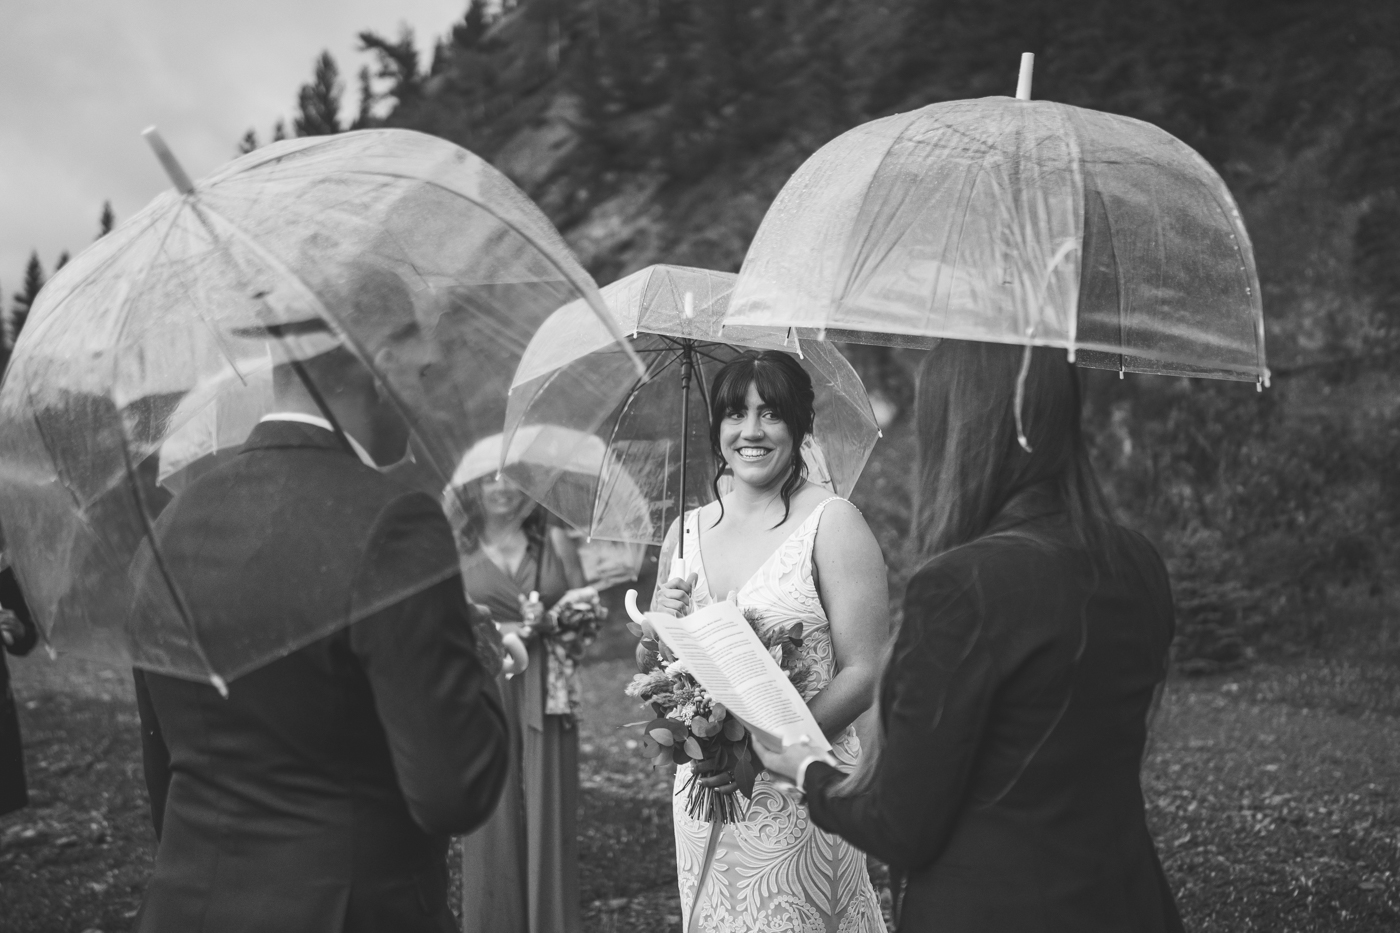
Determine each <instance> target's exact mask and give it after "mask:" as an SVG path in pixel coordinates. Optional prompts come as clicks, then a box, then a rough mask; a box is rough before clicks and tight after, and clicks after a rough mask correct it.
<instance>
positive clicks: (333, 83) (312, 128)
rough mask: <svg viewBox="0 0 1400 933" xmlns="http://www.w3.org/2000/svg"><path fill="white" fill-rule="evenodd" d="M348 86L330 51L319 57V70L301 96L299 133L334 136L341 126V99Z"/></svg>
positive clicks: (297, 132) (297, 119)
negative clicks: (341, 79)
mask: <svg viewBox="0 0 1400 933" xmlns="http://www.w3.org/2000/svg"><path fill="white" fill-rule="evenodd" d="M344 90H345V86H344V85H343V84H341V82H340V69H339V68H338V67H336V64H335V59H334V58H332V57H331V53H330V52H322V53H321V56H320V57H319V58H317V59H316V72H315V74H314V76H313V77H312V79H311V83H310V84H303V85H302V86H301V91H300V93H299V94H298V95H297V115H296V117H295V118H294V119H293V120H292V125H293V127H294V128H295V130H296V134H297V135H298V136H333V135H335V134H336V133H339V132H340V131H341V129H342V127H341V125H340V98H341V95H342V94H343V92H344Z"/></svg>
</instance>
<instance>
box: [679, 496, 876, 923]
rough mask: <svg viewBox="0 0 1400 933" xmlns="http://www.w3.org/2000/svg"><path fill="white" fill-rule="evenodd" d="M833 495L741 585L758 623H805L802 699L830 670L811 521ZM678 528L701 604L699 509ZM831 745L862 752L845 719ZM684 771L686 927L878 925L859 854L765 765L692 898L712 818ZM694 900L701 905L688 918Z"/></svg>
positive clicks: (850, 762)
mask: <svg viewBox="0 0 1400 933" xmlns="http://www.w3.org/2000/svg"><path fill="white" fill-rule="evenodd" d="M836 498H837V497H836V496H833V497H831V498H829V499H826V500H824V501H822V502H821V503H820V504H818V505H817V507H816V509H814V510H813V511H812V514H811V515H809V516H808V517H807V518H806V520H804V521H803V522H802V524H800V525H799V526H798V527H797V529H796V530H795V531H793V533H792V534H791V535H790V536H789V537H788V538H787V540H785V541H784V542H783V543H782V544H780V545H779V546H778V548H777V550H775V551H774V552H773V553H772V554H770V555H769V556H768V559H767V560H765V561H764V562H763V564H762V565H761V566H760V567H759V568H758V570H757V571H755V572H754V574H753V576H751V577H750V578H749V579H748V581H747V582H746V583H745V584H744V585H743V587H741V588H740V590H739V593H738V599H739V605H740V607H741V608H744V609H753V610H756V611H757V612H758V614H759V616H760V619H761V621H760V624H761V625H763V626H764V627H768V626H774V625H782V626H787V625H790V624H792V623H793V622H801V623H802V652H803V654H804V656H806V658H807V659H808V660H809V661H810V662H812V667H813V669H814V671H815V676H814V677H812V678H811V679H809V681H808V683H807V686H806V688H805V690H804V691H803V692H804V697H803V699H805V700H807V701H808V702H810V701H811V699H812V697H814V696H816V695H817V694H818V693H820V692H821V691H822V690H823V689H824V688H825V687H826V685H827V684H828V683H830V681H831V679H832V677H834V676H835V675H836V658H835V653H834V652H833V650H832V645H831V625H830V622H828V620H827V617H826V611H825V610H824V609H823V608H822V604H821V599H820V597H819V596H818V593H817V588H816V585H815V582H814V581H813V576H812V549H813V545H814V543H815V542H816V538H817V527H818V525H819V524H820V522H821V515H822V511H823V510H824V509H825V508H826V506H827V504H828V503H830V502H832V501H833V500H834V499H836ZM683 533H684V535H685V558H684V566H685V573H686V574H690V573H694V574H695V575H696V582H695V586H694V588H693V590H692V592H691V605H692V606H694V607H695V608H696V609H700V608H703V607H704V606H708V605H710V604H711V603H712V602H714V601H715V596H714V595H713V594H712V593H711V592H710V589H709V583H708V581H707V580H706V579H705V565H704V560H703V559H702V557H701V553H700V529H699V510H698V509H697V510H693V511H691V512H689V513H687V515H686V517H685V525H684V532H683ZM832 745H833V746H834V748H833V751H832V754H834V755H835V756H836V759H837V761H839V762H840V765H841V768H842V770H847V771H848V770H850V769H852V768H854V767H855V764H856V762H857V760H858V759H859V757H860V742H859V740H857V738H856V735H855V730H854V729H853V728H850V727H847V729H846V730H845V731H844V732H843V733H841V735H840V736H838V737H837V738H836V739H835V740H834V741H833V742H832ZM689 779H690V765H688V764H687V765H683V766H681V767H680V768H679V769H678V772H677V774H676V788H675V795H674V797H673V800H672V809H673V812H674V815H675V828H676V868H677V874H678V876H679V883H680V895H681V910H682V913H683V915H684V918H683V927H682V929H684V930H686V931H687V933H689V931H691V930H695V931H703V933H780V931H781V933H883V931H884V929H885V926H884V920H883V919H882V917H881V915H880V905H879V902H878V900H877V899H876V897H875V891H874V889H873V888H872V887H871V885H870V878H869V875H868V874H867V872H866V867H865V855H864V854H863V853H862V852H860V851H859V850H858V849H856V848H854V847H853V846H851V845H850V844H849V843H847V842H846V841H845V840H843V839H841V838H840V837H837V836H833V835H830V834H829V833H826V832H823V831H822V830H820V829H818V828H817V827H816V826H815V825H813V823H812V821H811V820H810V819H809V818H808V816H807V808H806V807H804V806H802V805H801V804H799V803H797V802H796V801H794V800H793V799H791V798H790V797H788V796H787V795H786V794H784V793H782V792H781V791H779V790H778V789H777V788H776V787H775V786H774V785H773V783H772V781H771V780H770V779H769V777H768V774H767V772H763V773H762V774H760V775H759V778H758V780H757V781H756V782H755V784H754V794H753V798H752V799H751V800H750V801H748V803H747V805H745V804H744V803H743V802H742V798H741V801H740V806H741V807H742V808H744V811H745V812H744V816H743V818H742V820H741V821H740V822H738V823H731V824H726V825H724V826H723V827H722V828H721V830H720V837H719V840H718V843H717V846H716V848H715V856H714V860H713V862H712V864H711V867H710V871H709V872H708V874H707V876H706V879H705V889H704V891H703V892H702V893H701V896H700V899H699V901H698V902H697V901H696V897H695V889H696V885H697V884H698V883H699V881H700V876H701V874H702V870H703V868H704V863H705V853H706V850H707V848H708V845H709V842H710V833H711V824H710V823H707V822H704V821H701V820H697V819H693V818H692V817H691V816H690V815H689V814H687V813H686V807H685V803H686V792H685V787H686V784H687V783H688V781H689ZM692 905H695V909H696V910H698V911H699V914H698V917H697V922H696V923H695V925H694V926H693V927H692V925H691V917H690V915H691V910H692Z"/></svg>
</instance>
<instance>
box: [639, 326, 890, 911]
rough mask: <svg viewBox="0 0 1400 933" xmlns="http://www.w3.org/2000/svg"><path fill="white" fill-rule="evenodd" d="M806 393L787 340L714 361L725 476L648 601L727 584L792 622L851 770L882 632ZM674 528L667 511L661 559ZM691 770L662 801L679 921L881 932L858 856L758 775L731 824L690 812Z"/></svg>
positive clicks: (741, 599)
mask: <svg viewBox="0 0 1400 933" xmlns="http://www.w3.org/2000/svg"><path fill="white" fill-rule="evenodd" d="M813 400H814V396H813V391H812V381H811V378H810V377H809V376H808V375H807V373H806V372H805V371H804V370H803V369H802V367H801V366H800V365H799V364H798V363H797V361H796V360H795V359H794V358H793V357H791V356H789V355H788V354H786V353H782V352H778V351H772V350H770V351H764V352H762V353H750V354H745V355H744V356H742V357H739V358H738V359H736V360H734V361H732V362H730V363H729V364H728V365H726V366H725V367H724V368H723V369H721V370H720V371H719V373H718V374H717V376H716V378H715V380H714V383H713V387H712V390H711V393H710V411H711V412H712V421H711V424H710V444H711V447H712V448H713V450H714V453H715V456H716V459H717V460H722V461H723V463H724V464H725V465H724V467H722V468H721V470H720V473H721V475H722V474H723V473H725V472H728V473H731V474H732V476H733V488H732V490H731V491H730V492H729V493H727V494H726V495H725V496H724V497H723V498H722V499H720V500H719V501H717V502H712V503H710V504H709V505H707V506H705V507H703V508H700V509H694V510H691V511H690V512H687V513H686V515H685V517H684V523H683V527H682V528H681V529H680V530H679V533H680V534H684V535H685V548H684V554H685V557H684V574H683V575H682V576H677V577H674V578H672V579H670V580H668V581H667V582H666V583H665V584H663V585H659V586H658V587H657V588H656V592H655V593H654V594H653V596H652V602H651V607H652V609H653V610H656V611H663V612H670V613H673V614H675V615H677V616H681V615H685V614H687V613H689V612H690V611H691V610H692V609H698V608H702V607H704V606H707V605H709V604H710V603H712V602H714V601H715V600H716V599H721V598H730V599H734V598H736V597H737V600H738V603H739V605H740V606H741V607H743V608H745V609H753V610H756V611H757V612H758V614H759V618H760V619H761V622H760V624H762V625H765V626H772V625H783V626H787V625H790V624H792V623H793V622H801V623H802V626H803V642H802V651H803V653H804V654H805V655H806V656H807V658H808V660H810V661H811V662H812V666H813V668H814V669H815V671H816V674H817V676H816V677H814V678H812V679H811V680H809V682H808V686H807V688H806V690H805V691H804V692H805V694H806V696H805V699H806V700H807V704H808V706H809V708H810V709H811V711H812V715H813V717H814V718H815V719H816V720H817V723H818V724H819V725H820V726H821V727H822V731H823V732H824V733H825V734H826V737H827V739H828V740H830V742H831V744H832V746H833V747H834V751H833V754H834V756H835V758H836V760H837V761H838V763H839V767H840V768H841V769H842V770H847V771H849V770H851V769H852V768H854V767H855V765H856V763H857V760H858V758H859V756H860V743H859V741H858V740H857V739H856V735H855V731H854V729H853V728H852V723H853V722H854V721H855V719H856V717H858V716H859V715H860V714H861V713H862V712H864V711H865V709H866V708H867V707H869V706H870V704H871V702H872V699H873V693H874V686H875V682H876V678H877V676H878V670H879V664H880V655H881V651H882V649H883V646H884V643H885V640H886V638H887V635H888V625H889V617H888V591H887V584H886V581H885V564H884V560H883V559H882V557H881V555H880V547H879V545H878V544H877V543H876V541H875V537H874V535H872V534H871V532H870V528H869V527H868V526H867V525H866V524H865V520H864V519H863V518H862V517H861V514H860V512H858V511H857V510H856V508H855V506H853V505H851V504H850V503H849V502H847V501H846V500H845V499H841V498H839V497H836V496H831V495H828V493H827V491H826V490H825V489H823V488H822V487H820V486H817V485H815V484H813V483H809V482H807V480H806V478H805V473H806V468H805V465H804V463H803V458H802V456H801V454H800V450H801V448H802V443H803V440H804V439H805V438H807V436H808V435H809V434H811V432H812V425H813V419H814V410H813ZM716 487H718V477H716ZM676 539H677V527H676V525H672V527H671V531H670V533H669V534H668V535H667V538H666V542H665V543H664V544H663V545H662V553H661V564H660V565H661V566H662V567H669V566H670V564H671V557H672V555H673V554H674V553H675V550H676V543H677V542H676ZM689 769H690V765H683V766H682V767H681V768H680V772H679V773H678V774H677V775H676V789H677V792H676V795H675V797H674V807H673V808H674V813H675V827H676V866H677V870H678V874H679V881H680V895H681V909H682V911H683V913H684V929H685V931H686V933H691V931H704V933H738V931H778V930H782V931H794V933H883V930H884V922H883V920H882V918H881V915H880V908H879V904H878V902H877V900H876V897H875V893H874V890H873V889H872V888H871V886H870V880H869V877H868V875H867V873H866V867H865V856H864V854H862V853H861V852H860V851H859V850H858V849H855V848H853V847H852V846H851V845H849V844H848V843H846V842H845V841H844V840H842V839H840V838H839V837H836V836H832V835H830V834H828V833H826V832H824V831H822V830H820V829H818V828H817V827H816V826H814V825H813V824H812V822H811V820H810V819H809V818H808V815H807V810H806V807H804V806H803V805H802V804H800V803H798V802H796V800H794V799H792V798H791V797H789V796H787V795H785V794H784V793H783V792H781V791H780V790H779V789H778V788H777V787H776V786H775V785H774V784H773V783H772V782H771V781H770V780H769V776H768V775H767V774H766V773H764V774H761V775H760V776H759V779H758V781H757V782H756V783H755V785H754V793H753V797H752V800H751V801H750V802H749V803H748V805H747V808H746V809H745V808H744V807H743V805H742V804H741V811H742V812H744V816H743V817H742V818H741V820H740V821H739V822H737V823H729V824H710V823H707V822H702V821H700V820H697V819H694V818H692V817H691V816H689V815H688V814H687V812H686V806H685V800H686V794H685V793H684V792H683V790H682V789H683V788H684V787H685V786H686V783H687V781H688V780H689V778H690V772H689ZM704 780H705V781H706V783H708V784H709V785H710V786H712V787H714V788H715V789H716V790H718V791H719V792H721V793H734V792H735V791H736V790H737V787H738V786H737V785H736V784H735V783H734V782H733V779H732V777H730V776H727V775H718V776H716V777H711V778H706V779H704ZM712 833H713V834H714V835H713V836H712ZM697 889H698V890H697Z"/></svg>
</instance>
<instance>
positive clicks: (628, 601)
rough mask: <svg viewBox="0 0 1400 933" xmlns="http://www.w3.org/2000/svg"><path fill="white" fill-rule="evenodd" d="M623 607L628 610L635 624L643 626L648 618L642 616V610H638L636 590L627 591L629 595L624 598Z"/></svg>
mask: <svg viewBox="0 0 1400 933" xmlns="http://www.w3.org/2000/svg"><path fill="white" fill-rule="evenodd" d="M622 605H623V607H625V608H626V609H627V615H628V617H629V618H630V619H631V620H632V621H633V622H636V623H637V624H638V625H641V624H642V623H643V622H645V621H646V620H647V617H646V616H645V615H643V614H642V610H640V609H638V608H637V591H636V590H628V591H627V595H626V596H624V597H622Z"/></svg>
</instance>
